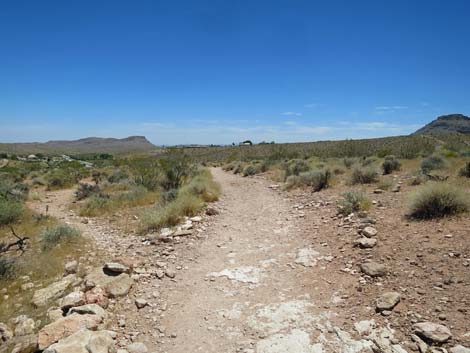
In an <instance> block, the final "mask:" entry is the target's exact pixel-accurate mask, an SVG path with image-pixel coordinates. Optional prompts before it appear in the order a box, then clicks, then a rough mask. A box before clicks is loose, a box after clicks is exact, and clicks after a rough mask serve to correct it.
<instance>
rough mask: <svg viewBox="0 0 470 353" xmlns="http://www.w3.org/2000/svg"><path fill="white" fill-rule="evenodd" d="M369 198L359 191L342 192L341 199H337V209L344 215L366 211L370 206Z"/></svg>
mask: <svg viewBox="0 0 470 353" xmlns="http://www.w3.org/2000/svg"><path fill="white" fill-rule="evenodd" d="M370 206H371V202H370V200H369V199H368V198H367V197H366V196H365V195H364V194H363V193H361V192H356V191H348V192H346V193H344V194H343V199H342V200H340V201H338V204H337V210H338V213H339V214H342V215H344V216H347V215H350V214H351V213H353V212H358V211H366V210H368V209H369V208H370Z"/></svg>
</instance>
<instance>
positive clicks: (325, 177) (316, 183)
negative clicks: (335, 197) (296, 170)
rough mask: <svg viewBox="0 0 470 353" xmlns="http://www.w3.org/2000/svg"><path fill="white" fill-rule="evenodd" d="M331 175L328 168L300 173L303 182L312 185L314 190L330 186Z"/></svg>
mask: <svg viewBox="0 0 470 353" xmlns="http://www.w3.org/2000/svg"><path fill="white" fill-rule="evenodd" d="M331 177H332V175H331V172H330V170H328V169H326V170H316V171H311V172H304V173H301V174H300V178H301V182H302V184H305V185H308V186H311V187H312V188H313V191H320V190H322V189H326V188H327V187H329V186H330V181H331Z"/></svg>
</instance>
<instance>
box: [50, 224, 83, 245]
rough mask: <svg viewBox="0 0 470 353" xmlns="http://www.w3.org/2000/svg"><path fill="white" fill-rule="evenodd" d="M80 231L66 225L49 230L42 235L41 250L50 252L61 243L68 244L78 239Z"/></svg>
mask: <svg viewBox="0 0 470 353" xmlns="http://www.w3.org/2000/svg"><path fill="white" fill-rule="evenodd" d="M79 236H80V231H78V230H77V229H75V228H72V227H70V226H68V225H66V224H60V225H58V226H55V227H52V228H48V229H46V230H44V231H43V232H42V233H41V243H42V244H41V249H42V250H43V251H48V250H51V249H53V248H54V247H56V246H57V245H59V244H61V243H66V242H70V241H73V240H74V239H77V238H78V237H79Z"/></svg>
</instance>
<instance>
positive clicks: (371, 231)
mask: <svg viewBox="0 0 470 353" xmlns="http://www.w3.org/2000/svg"><path fill="white" fill-rule="evenodd" d="M361 234H362V235H363V236H365V237H367V238H371V237H375V236H376V235H377V229H375V228H374V227H370V226H369V227H365V228H364V229H363V230H362V232H361Z"/></svg>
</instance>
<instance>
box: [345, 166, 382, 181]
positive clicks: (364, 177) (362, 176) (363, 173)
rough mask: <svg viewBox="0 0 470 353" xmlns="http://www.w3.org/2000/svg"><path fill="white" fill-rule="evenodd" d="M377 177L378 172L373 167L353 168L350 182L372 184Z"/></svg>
mask: <svg viewBox="0 0 470 353" xmlns="http://www.w3.org/2000/svg"><path fill="white" fill-rule="evenodd" d="M378 179H379V173H378V172H377V170H375V169H374V168H371V167H369V168H355V169H354V170H353V172H352V174H351V184H353V185H354V184H372V183H375V182H377V181H378Z"/></svg>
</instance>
